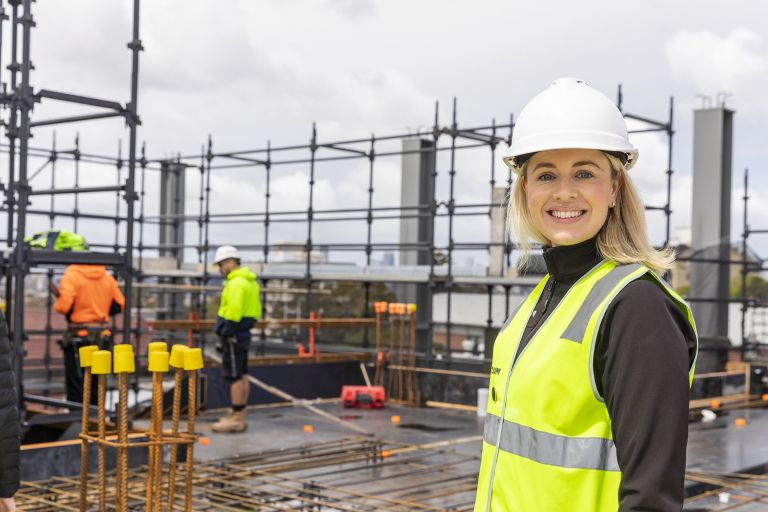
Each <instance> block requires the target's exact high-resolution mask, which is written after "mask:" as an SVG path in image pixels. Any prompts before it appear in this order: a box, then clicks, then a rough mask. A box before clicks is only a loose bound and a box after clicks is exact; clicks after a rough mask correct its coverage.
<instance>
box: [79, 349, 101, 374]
mask: <svg viewBox="0 0 768 512" xmlns="http://www.w3.org/2000/svg"><path fill="white" fill-rule="evenodd" d="M97 350H99V347H97V346H96V345H86V346H84V347H80V349H79V350H78V353H79V355H80V367H81V368H90V367H91V365H92V364H93V353H94V352H96V351H97Z"/></svg>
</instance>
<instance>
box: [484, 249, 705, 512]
mask: <svg viewBox="0 0 768 512" xmlns="http://www.w3.org/2000/svg"><path fill="white" fill-rule="evenodd" d="M646 274H649V275H651V276H653V277H654V278H655V281H656V282H657V283H658V284H659V286H660V287H661V288H662V289H663V290H664V291H665V292H666V293H667V295H669V297H671V298H672V300H674V301H675V303H676V304H677V305H678V307H679V308H680V309H681V310H682V311H684V312H685V313H686V316H687V318H688V321H689V322H690V324H691V327H693V330H694V333H695V332H696V326H695V324H694V321H693V315H692V314H691V310H690V308H689V307H688V305H687V304H686V302H685V300H684V299H683V298H682V297H680V296H679V295H678V294H677V293H675V291H674V290H672V289H671V288H670V287H669V285H668V284H667V283H666V282H665V281H664V280H662V279H661V278H659V277H658V276H656V275H655V274H654V273H653V272H652V271H651V270H650V269H648V268H647V267H645V266H644V265H642V264H639V263H633V264H628V265H617V264H616V263H614V262H611V261H606V260H604V261H602V262H601V263H599V264H598V265H596V266H595V267H594V268H593V269H591V270H590V271H589V272H587V273H586V274H585V275H584V276H582V278H581V279H579V280H578V281H577V282H576V283H575V284H574V285H573V286H572V287H571V288H570V289H569V290H568V291H567V293H566V295H565V296H564V297H563V299H562V300H561V301H560V303H559V304H558V305H557V306H556V307H555V310H554V311H552V313H551V314H550V315H549V317H547V318H546V319H545V320H544V321H543V323H542V324H541V325H540V326H539V327H538V328H537V330H536V332H535V333H534V335H533V337H532V338H531V340H530V341H529V343H528V344H527V345H526V346H525V348H524V349H523V352H522V353H521V354H520V356H519V357H518V358H517V361H514V362H513V358H514V355H515V354H516V352H517V347H518V344H519V343H520V339H521V337H522V334H523V331H524V329H525V325H526V323H527V322H528V319H529V318H530V316H531V313H532V312H533V309H534V307H535V306H536V303H537V302H538V300H539V297H540V296H541V293H542V290H543V289H544V286H545V285H546V283H547V281H548V280H549V276H545V277H544V279H542V281H541V282H540V283H539V284H538V285H537V286H536V288H535V289H534V290H533V292H532V293H531V294H530V295H529V296H528V297H527V298H526V299H525V300H524V301H523V302H522V304H521V305H520V306H519V307H518V309H517V311H515V312H513V313H512V315H511V317H510V319H509V320H508V321H507V324H506V325H505V326H504V327H503V328H502V330H501V331H500V333H499V335H498V337H497V338H496V342H495V344H494V348H493V363H492V365H491V377H490V382H489V390H488V391H489V392H488V412H487V416H486V421H485V429H484V436H483V437H484V439H483V452H482V460H481V463H480V475H479V478H478V486H477V495H476V498H475V511H476V512H478V511H482V512H505V511H514V512H561V511H584V512H595V511H611V512H613V511H615V510H617V509H618V491H619V484H620V483H621V470H620V468H619V464H618V460H617V457H616V446H615V445H614V443H613V436H612V433H611V418H610V416H609V414H608V408H607V407H606V405H605V402H604V400H603V397H601V396H600V394H599V393H598V391H597V386H596V384H595V375H594V371H593V368H594V367H593V364H592V363H593V358H594V351H595V344H596V339H597V334H598V331H599V329H600V323H601V320H602V318H603V316H604V315H605V312H606V310H607V309H608V307H609V306H610V304H611V302H612V301H613V299H614V298H615V297H616V295H617V294H618V293H619V292H620V291H621V290H622V289H623V288H624V287H625V286H626V285H627V284H629V283H630V282H632V281H634V280H636V279H638V278H640V277H642V276H644V275H646ZM694 365H695V360H694V364H692V365H691V368H690V371H689V383H691V382H692V381H693V368H694Z"/></svg>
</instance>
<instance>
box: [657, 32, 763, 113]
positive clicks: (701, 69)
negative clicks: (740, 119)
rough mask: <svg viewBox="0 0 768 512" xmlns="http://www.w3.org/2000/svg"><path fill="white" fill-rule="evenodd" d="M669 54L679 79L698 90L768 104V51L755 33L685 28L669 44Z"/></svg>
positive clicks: (670, 65)
mask: <svg viewBox="0 0 768 512" xmlns="http://www.w3.org/2000/svg"><path fill="white" fill-rule="evenodd" d="M666 54H667V60H668V63H669V67H670V69H671V70H672V73H673V75H674V76H675V78H677V79H678V80H680V81H682V82H684V83H687V84H689V85H691V86H693V87H695V88H696V90H697V92H698V93H700V94H704V95H707V96H710V97H715V96H716V95H717V94H719V93H720V92H725V93H728V94H733V95H734V101H735V102H736V104H742V105H748V104H751V103H752V102H754V101H756V100H760V101H759V103H760V104H762V106H768V103H766V102H765V100H764V99H762V100H761V99H760V98H761V97H764V91H765V87H766V85H767V84H768V53H767V52H766V47H765V43H764V41H763V38H762V37H761V36H760V35H758V34H756V33H755V32H753V31H751V30H749V29H747V28H744V27H738V28H735V29H733V30H732V31H731V32H730V34H728V35H720V34H718V33H716V32H713V31H710V30H699V31H690V30H681V31H679V32H678V33H677V34H675V36H674V37H672V38H671V39H670V40H669V42H668V43H667V46H666ZM758 95H759V96H758Z"/></svg>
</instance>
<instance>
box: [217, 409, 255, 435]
mask: <svg viewBox="0 0 768 512" xmlns="http://www.w3.org/2000/svg"><path fill="white" fill-rule="evenodd" d="M247 427H248V424H247V423H246V422H245V411H234V410H231V409H230V411H229V413H227V415H226V416H224V417H223V418H221V419H219V421H217V422H216V423H214V424H213V427H212V428H213V431H214V432H218V433H220V434H222V433H236V432H242V431H243V430H245V429H246V428H247Z"/></svg>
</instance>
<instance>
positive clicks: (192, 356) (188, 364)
mask: <svg viewBox="0 0 768 512" xmlns="http://www.w3.org/2000/svg"><path fill="white" fill-rule="evenodd" d="M202 367H203V351H202V350H200V349H199V348H190V349H189V350H187V351H186V352H184V369H185V370H199V369H201V368H202Z"/></svg>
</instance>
